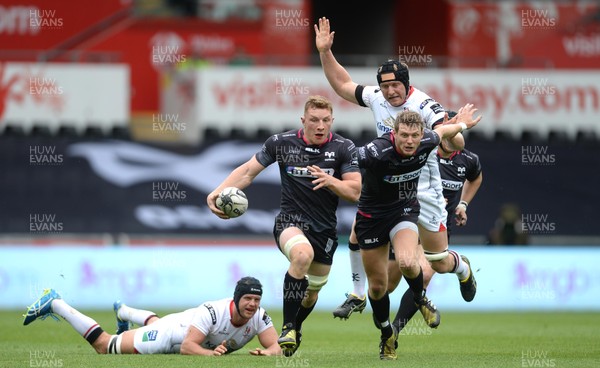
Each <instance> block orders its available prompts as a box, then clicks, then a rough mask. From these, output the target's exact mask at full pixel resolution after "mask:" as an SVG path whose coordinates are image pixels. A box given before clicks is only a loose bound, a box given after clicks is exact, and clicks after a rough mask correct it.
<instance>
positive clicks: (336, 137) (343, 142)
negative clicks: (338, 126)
mask: <svg viewBox="0 0 600 368" xmlns="http://www.w3.org/2000/svg"><path fill="white" fill-rule="evenodd" d="M330 144H335V145H338V146H347V147H354V146H355V144H354V141H353V140H351V139H350V138H346V137H344V136H342V135H340V134H338V133H335V132H332V137H331V140H330Z"/></svg>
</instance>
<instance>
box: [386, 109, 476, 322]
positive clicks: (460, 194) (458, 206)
mask: <svg viewBox="0 0 600 368" xmlns="http://www.w3.org/2000/svg"><path fill="white" fill-rule="evenodd" d="M447 113H448V117H449V118H452V117H454V116H455V115H456V111H448V112H447ZM437 158H438V162H439V167H440V174H441V177H442V186H443V188H444V189H443V193H444V198H446V203H447V204H446V211H447V212H448V220H447V228H448V231H447V234H448V241H450V233H451V229H452V224H453V223H455V224H456V225H457V226H464V225H466V223H467V206H468V205H469V202H471V201H472V200H473V198H474V197H475V194H476V193H477V191H478V190H479V187H480V186H481V183H482V180H483V174H482V172H481V163H480V161H479V156H477V155H476V154H475V153H473V152H471V151H469V150H467V149H462V150H460V151H452V150H451V149H450V148H448V147H447V145H445V144H444V141H442V142H440V145H439V146H438V151H437ZM393 259H394V257H393V254H392V255H391V256H390V260H393ZM426 262H427V261H426V260H425V259H421V264H422V265H424V269H425V270H426V272H427V271H428V272H429V273H430V274H429V276H433V274H434V273H435V271H433V270H432V269H431V267H427V264H426ZM427 268H429V269H427ZM397 273H398V271H396V270H395V269H393V268H390V274H391V275H392V274H393V276H391V277H390V285H389V287H388V290H391V291H392V290H394V289H395V288H396V286H397V285H398V283H399V282H400V278H401V275H398V274H397ZM427 277H428V275H427V274H426V275H425V279H427ZM425 282H426V283H427V280H425ZM391 291H390V292H391ZM417 310H418V309H417V307H416V306H415V305H414V303H413V294H412V291H411V290H410V288H409V289H407V290H406V292H405V293H404V295H403V296H402V298H401V302H400V307H399V308H398V313H397V314H396V317H395V318H394V322H392V323H393V325H394V327H395V328H396V330H397V331H398V332H400V331H402V329H403V328H404V327H405V326H406V324H407V323H408V321H409V320H410V319H411V318H412V317H413V316H414V315H415V313H417Z"/></svg>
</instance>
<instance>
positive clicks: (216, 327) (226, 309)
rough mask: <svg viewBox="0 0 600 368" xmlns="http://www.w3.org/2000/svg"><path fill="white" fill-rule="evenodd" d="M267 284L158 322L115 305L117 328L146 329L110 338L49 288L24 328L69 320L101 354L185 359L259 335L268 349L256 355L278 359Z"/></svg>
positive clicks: (243, 287)
mask: <svg viewBox="0 0 600 368" xmlns="http://www.w3.org/2000/svg"><path fill="white" fill-rule="evenodd" d="M261 296H262V285H261V283H260V281H258V280H257V279H255V278H254V277H243V278H242V279H240V280H239V281H238V282H237V285H236V288H235V291H234V293H233V298H226V299H221V300H217V301H211V302H205V303H203V304H201V305H200V306H198V307H196V308H191V309H187V310H185V311H183V312H180V313H174V314H169V315H166V316H165V317H162V318H159V317H158V316H157V315H156V314H154V313H153V312H151V311H146V310H140V309H135V308H131V307H128V306H126V305H124V304H123V303H120V302H116V303H115V308H114V309H115V312H116V313H117V322H118V324H122V323H127V324H128V323H129V322H132V323H135V324H138V325H141V326H142V327H140V328H136V329H132V330H127V331H121V332H122V333H121V334H116V335H110V334H108V333H106V332H104V330H103V329H102V328H101V327H100V325H99V324H98V323H97V322H96V321H94V320H93V319H92V318H90V317H88V316H85V315H84V314H82V313H81V312H79V311H77V310H76V309H75V308H73V307H71V306H70V305H68V304H67V303H66V302H65V301H64V300H63V299H62V298H61V297H60V296H59V295H58V293H57V292H56V291H55V290H53V289H47V290H45V291H44V294H43V295H42V296H41V297H40V298H39V299H38V300H37V301H36V302H35V303H33V304H32V305H31V306H30V307H29V308H28V309H27V314H26V315H25V316H24V317H25V319H24V321H23V324H24V325H28V324H30V323H31V322H33V321H35V320H36V319H37V318H40V319H45V318H46V317H49V316H50V317H52V318H54V319H57V320H58V317H56V316H55V314H57V315H59V316H61V317H62V318H64V319H65V320H66V321H67V322H69V323H70V324H71V326H72V327H73V328H74V329H75V330H76V331H77V332H78V333H79V334H80V335H81V336H82V337H83V338H85V339H86V340H87V342H88V343H89V344H90V345H92V347H93V348H94V349H95V350H96V352H97V353H98V354H179V353H180V354H183V355H209V356H219V355H223V354H228V353H231V352H233V351H236V350H239V349H241V348H242V347H244V346H245V345H246V344H248V343H249V342H250V341H251V340H252V339H253V338H254V336H258V340H259V341H260V344H261V345H262V347H263V348H256V349H254V350H250V354H252V355H277V354H281V349H280V347H279V344H278V343H277V331H275V327H273V323H272V322H271V318H270V317H269V315H268V314H267V312H266V311H265V310H264V309H263V308H261V306H260V300H261Z"/></svg>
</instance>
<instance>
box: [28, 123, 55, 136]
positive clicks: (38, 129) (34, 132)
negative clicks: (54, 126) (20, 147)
mask: <svg viewBox="0 0 600 368" xmlns="http://www.w3.org/2000/svg"><path fill="white" fill-rule="evenodd" d="M30 135H31V136H32V137H44V138H48V137H52V131H51V130H50V128H49V127H48V126H46V125H41V124H35V125H34V126H33V128H32V129H31V133H30Z"/></svg>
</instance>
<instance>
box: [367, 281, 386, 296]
mask: <svg viewBox="0 0 600 368" xmlns="http://www.w3.org/2000/svg"><path fill="white" fill-rule="evenodd" d="M386 292H387V283H386V282H372V283H371V280H369V293H370V294H371V296H373V297H374V298H375V299H381V298H382V297H383V296H384V295H385V293H386Z"/></svg>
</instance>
